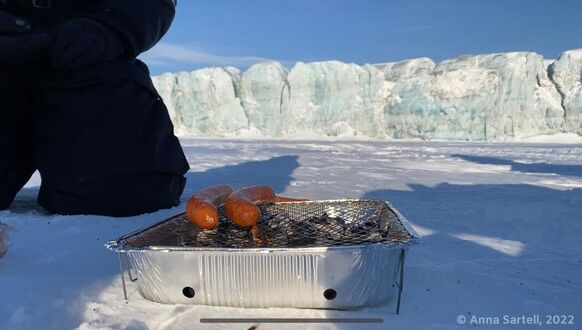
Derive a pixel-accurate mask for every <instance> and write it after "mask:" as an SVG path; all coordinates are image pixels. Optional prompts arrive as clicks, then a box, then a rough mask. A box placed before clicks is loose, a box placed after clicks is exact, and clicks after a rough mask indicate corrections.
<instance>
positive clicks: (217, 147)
mask: <svg viewBox="0 0 582 330" xmlns="http://www.w3.org/2000/svg"><path fill="white" fill-rule="evenodd" d="M354 72H356V71H354ZM403 72H404V71H403ZM273 75H274V77H275V76H276V72H273ZM217 100H218V99H217ZM257 109H259V108H257ZM257 111H258V112H260V111H259V110H257ZM182 143H183V146H184V149H185V152H186V154H187V157H188V159H189V161H190V163H191V166H192V169H191V171H190V172H189V173H188V180H189V181H188V184H187V187H186V191H185V193H184V195H183V203H182V205H180V206H179V207H176V208H174V209H170V210H163V211H159V212H156V213H153V214H147V215H142V216H136V217H129V218H109V217H101V216H56V215H49V214H46V213H45V212H44V211H43V210H42V209H40V208H39V207H38V206H37V205H36V204H35V196H36V194H37V193H38V185H39V178H38V176H35V177H34V178H33V179H32V180H31V181H30V182H29V183H28V185H27V187H26V188H25V189H24V190H23V191H22V192H21V193H20V194H19V195H18V196H17V199H16V201H15V202H14V203H13V206H12V207H11V208H10V209H9V210H6V211H1V212H0V221H2V222H4V223H6V224H7V225H8V226H9V228H10V230H9V234H10V245H9V248H8V253H7V254H6V256H5V257H4V258H2V259H0V292H1V294H0V329H74V328H80V329H248V328H249V327H250V326H252V324H239V325H236V326H233V325H226V324H215V325H210V324H201V323H200V322H199V320H200V318H201V317H249V318H258V317H270V318H276V317H303V318H311V317H348V318H349V317H371V318H383V319H384V323H383V324H376V325H362V324H351V325H350V324H335V325H334V324H326V325H314V324H306V325H300V324H287V325H285V324H283V325H281V324H260V325H259V327H258V329H296V328H298V327H301V328H303V329H318V328H321V329H386V328H391V329H451V328H457V327H459V328H464V327H467V326H464V327H461V326H459V325H458V324H457V317H458V316H459V315H463V316H465V317H467V318H468V319H469V320H470V318H471V317H472V316H477V317H500V318H501V317H503V316H504V315H509V316H515V317H520V316H521V315H525V316H529V315H533V314H540V315H542V320H543V321H545V318H544V315H546V314H564V315H574V317H575V322H576V325H574V326H571V327H567V328H569V329H570V328H571V329H574V328H579V327H580V326H579V323H580V322H581V320H580V318H582V295H581V294H580V293H581V292H582V254H581V253H580V252H581V251H582V240H581V239H580V237H582V212H581V211H582V208H581V205H582V165H581V164H582V145H580V144H571V145H568V144H536V143H527V144H509V143H488V144H485V143H453V142H410V141H409V142H400V141H398V142H395V141H391V142H370V141H368V142H366V141H307V140H305V141H297V140H296V141H285V140H265V141H260V140H251V141H249V140H245V141H236V140H212V139H193V140H182ZM222 182H225V183H230V184H232V185H234V186H237V187H238V186H245V185H252V184H269V185H271V186H272V187H273V188H274V189H275V190H276V191H277V192H278V193H280V194H283V195H287V196H296V197H305V198H310V199H332V198H359V197H364V198H379V199H383V200H389V201H391V202H392V203H393V204H394V206H395V207H396V208H397V209H398V210H399V211H401V212H402V213H403V214H404V215H405V216H406V217H407V218H408V219H409V220H410V221H411V222H412V224H413V225H414V227H415V228H416V229H417V230H418V232H419V233H420V234H421V235H422V236H423V244H422V245H418V246H414V247H412V248H411V250H410V253H409V255H408V258H407V264H406V269H405V288H404V293H403V299H402V310H401V314H400V315H395V314H394V305H393V304H392V305H386V306H380V307H376V308H366V309H361V310H356V311H328V310H310V309H292V308H269V309H239V308H228V307H208V306H186V305H163V304H157V303H153V302H149V301H146V300H144V299H143V298H141V297H140V295H139V294H138V292H137V291H136V290H137V288H136V284H135V283H128V290H129V291H128V293H129V302H128V303H125V301H124V300H123V298H122V290H121V283H120V277H119V273H118V264H117V258H116V255H115V254H114V253H112V252H110V251H108V250H106V249H105V247H104V243H105V242H106V241H108V240H111V239H114V238H117V237H119V236H121V235H123V234H126V233H129V232H132V231H134V230H137V229H139V228H142V227H144V226H147V225H149V224H152V223H154V222H157V221H159V220H162V219H164V218H166V217H168V216H171V215H173V214H176V213H178V212H180V211H181V210H182V209H183V207H184V201H185V199H186V198H187V197H188V196H189V195H190V194H192V193H194V192H195V191H197V190H199V189H201V188H203V187H205V186H208V185H210V184H216V183H222ZM484 328H491V327H488V326H485V327H484ZM493 328H507V327H503V326H501V327H500V326H497V327H493ZM536 328H539V327H537V326H536Z"/></svg>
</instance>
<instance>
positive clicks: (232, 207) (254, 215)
mask: <svg viewBox="0 0 582 330" xmlns="http://www.w3.org/2000/svg"><path fill="white" fill-rule="evenodd" d="M274 198H275V192H274V191H273V189H271V188H270V187H267V186H253V187H246V188H241V189H239V190H237V191H235V192H233V193H232V194H230V196H229V197H228V199H227V200H226V203H225V204H224V209H225V211H226V215H227V216H228V218H229V219H230V220H231V221H232V222H234V223H235V224H237V225H238V226H240V227H243V228H251V227H253V226H254V225H256V224H257V223H258V222H259V220H260V219H261V210H259V207H258V206H257V204H263V203H272V202H273V199H274Z"/></svg>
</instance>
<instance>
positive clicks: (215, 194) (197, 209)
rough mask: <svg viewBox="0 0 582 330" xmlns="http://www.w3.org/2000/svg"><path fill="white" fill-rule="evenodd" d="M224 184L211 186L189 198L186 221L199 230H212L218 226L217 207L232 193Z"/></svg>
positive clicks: (230, 188)
mask: <svg viewBox="0 0 582 330" xmlns="http://www.w3.org/2000/svg"><path fill="white" fill-rule="evenodd" d="M232 191H233V190H232V187H231V186H229V185H226V184H221V185H216V186H211V187H208V188H205V189H204V190H202V191H200V192H198V193H197V194H195V195H193V196H192V197H190V199H189V200H188V203H187V204H186V216H187V217H188V220H190V222H192V223H193V224H195V225H196V226H198V228H200V229H214V228H216V226H218V218H219V217H218V207H219V206H220V205H222V204H224V202H225V201H226V199H227V198H228V196H229V195H230V194H231V193H232Z"/></svg>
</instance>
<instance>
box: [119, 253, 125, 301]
mask: <svg viewBox="0 0 582 330" xmlns="http://www.w3.org/2000/svg"><path fill="white" fill-rule="evenodd" d="M117 257H118V259H119V273H120V274H121V286H122V287H123V298H124V299H125V302H126V303H127V289H126V288H125V276H124V275H123V262H122V261H121V252H117Z"/></svg>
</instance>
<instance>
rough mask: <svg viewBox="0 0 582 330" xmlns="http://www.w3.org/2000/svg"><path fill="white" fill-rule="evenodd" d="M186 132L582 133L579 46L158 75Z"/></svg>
mask: <svg viewBox="0 0 582 330" xmlns="http://www.w3.org/2000/svg"><path fill="white" fill-rule="evenodd" d="M153 81H154V85H155V87H156V89H157V90H158V92H159V93H160V96H161V97H162V98H163V99H164V101H165V102H166V105H167V107H168V111H169V113H170V116H171V118H172V121H173V122H174V126H175V132H176V134H177V135H178V136H180V137H222V136H253V137H273V138H282V137H299V138H306V137H309V138H311V137H338V136H340V137H363V138H374V139H390V138H404V139H424V140H430V139H438V140H468V141H511V140H517V139H522V138H528V137H533V136H538V135H548V134H555V133H577V134H579V135H582V49H578V50H569V51H565V52H563V53H562V54H561V55H560V56H559V57H558V59H556V60H547V59H544V58H543V56H541V55H539V54H536V53H533V52H511V53H498V54H483V55H471V56H469V55H466V56H459V57H456V58H453V59H448V60H444V61H442V62H440V63H435V62H434V61H433V60H431V59H429V58H417V59H411V60H404V61H400V62H394V63H383V64H365V65H357V64H350V63H342V62H339V61H325V62H314V63H303V62H298V63H297V64H295V65H294V66H293V67H292V68H291V69H290V70H288V69H286V68H285V67H284V66H283V65H282V64H281V63H278V62H264V63H259V64H255V65H253V66H251V67H250V68H249V69H248V70H246V71H244V72H241V71H240V70H239V69H236V68H234V67H225V68H220V67H215V68H205V69H200V70H196V71H192V72H179V73H166V74H162V75H159V76H155V77H153Z"/></svg>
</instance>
